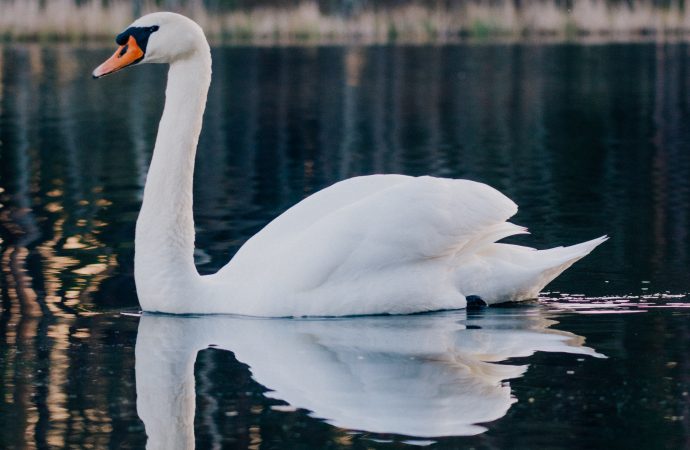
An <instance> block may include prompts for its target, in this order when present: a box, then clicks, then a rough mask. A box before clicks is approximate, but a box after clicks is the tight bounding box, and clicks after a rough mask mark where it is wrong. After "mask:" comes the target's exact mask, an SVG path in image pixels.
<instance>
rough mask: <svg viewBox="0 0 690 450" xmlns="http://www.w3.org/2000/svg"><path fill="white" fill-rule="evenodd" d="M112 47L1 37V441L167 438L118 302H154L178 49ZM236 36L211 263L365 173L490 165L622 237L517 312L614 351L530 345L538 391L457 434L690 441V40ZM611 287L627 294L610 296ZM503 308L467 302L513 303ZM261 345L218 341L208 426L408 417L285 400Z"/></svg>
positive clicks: (585, 232) (531, 386)
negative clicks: (160, 53)
mask: <svg viewBox="0 0 690 450" xmlns="http://www.w3.org/2000/svg"><path fill="white" fill-rule="evenodd" d="M111 50H112V49H111V48H108V49H98V48H92V49H85V48H79V47H75V46H69V45H58V46H40V45H33V44H32V45H5V46H0V204H1V206H0V267H1V274H0V296H1V299H2V307H3V309H2V316H1V317H0V343H1V344H0V379H1V380H2V381H1V382H0V383H1V384H0V386H1V387H0V392H2V398H3V402H2V403H1V404H0V418H2V421H3V424H5V425H6V426H3V427H2V429H0V447H10V448H11V447H17V448H19V447H22V448H23V447H47V446H54V447H60V448H62V447H70V446H72V447H77V448H83V447H86V446H88V445H91V446H94V447H106V446H110V447H113V448H128V447H129V448H140V447H141V446H143V445H144V442H145V439H146V437H145V435H144V428H143V424H142V422H141V421H140V420H139V418H138V417H137V415H136V411H135V406H134V401H135V398H136V395H135V385H134V373H135V372H134V368H135V360H134V343H135V340H136V333H137V331H136V328H137V323H138V319H134V318H128V317H122V316H119V315H118V313H119V312H120V311H121V310H122V309H123V308H136V306H137V299H136V294H135V291H134V285H133V279H132V261H133V228H134V221H135V219H136V214H137V211H138V208H139V202H140V200H141V192H142V187H143V183H144V179H145V173H146V169H147V166H148V161H149V158H150V151H151V148H152V146H153V139H154V137H155V132H156V127H157V122H158V119H159V115H160V111H161V108H162V99H163V82H164V68H162V67H151V66H149V67H145V68H144V67H142V68H136V69H132V70H131V71H128V72H124V73H122V74H119V76H118V77H112V78H106V79H104V80H100V81H98V82H96V81H92V80H90V79H89V76H90V75H89V74H90V70H91V69H92V68H93V67H94V66H95V65H96V64H97V63H98V62H100V60H102V59H103V57H104V56H105V55H108V54H109V53H110V52H111ZM213 52H214V81H213V84H212V88H211V93H210V97H209V104H208V109H207V113H206V116H205V128H204V131H203V133H202V136H201V142H200V152H199V155H198V158H197V169H196V170H197V171H196V180H195V216H196V226H197V247H198V248H199V250H198V252H197V255H196V256H197V263H198V264H199V268H200V270H201V271H202V272H204V273H208V272H211V271H214V270H216V269H217V268H219V267H220V266H222V265H223V264H224V263H225V262H226V261H227V259H228V258H229V256H230V255H232V254H233V253H234V252H235V251H236V250H237V249H238V248H239V246H240V245H241V244H242V243H243V242H244V241H245V240H246V239H247V238H248V237H250V236H251V235H253V234H254V233H255V232H256V231H258V230H259V229H260V228H261V227H262V226H263V225H265V224H266V223H267V221H269V220H270V219H271V218H273V217H275V216H276V215H278V214H280V213H281V212H282V211H284V210H285V209H286V208H287V207H289V206H290V205H292V204H293V203H295V202H296V201H298V200H300V199H301V198H303V197H304V196H306V195H308V194H310V193H312V192H314V191H317V190H319V189H321V188H323V187H325V186H327V185H329V184H331V183H333V182H335V181H338V180H340V179H343V178H346V177H349V176H353V175H359V174H367V173H373V172H399V173H407V174H427V173H428V174H432V175H440V176H453V177H468V178H472V179H475V180H479V181H484V182H487V183H489V184H492V185H493V186H495V187H497V188H498V189H500V190H502V191H503V192H505V193H506V194H507V195H509V196H510V197H511V198H513V199H514V200H516V202H517V203H518V204H519V205H520V207H521V210H520V212H519V214H518V216H517V217H516V219H515V221H516V222H517V223H520V224H522V225H526V226H528V227H529V228H530V229H531V230H532V232H533V233H534V235H533V236H529V237H527V238H519V239H517V241H519V242H521V243H526V244H528V245H533V246H537V247H546V246H552V245H556V244H569V243H575V242H579V241H583V240H586V239H589V238H592V237H595V236H599V235H602V234H604V233H606V234H609V235H611V240H610V241H608V242H607V243H606V244H605V245H603V246H602V247H600V248H599V249H597V251H596V252H595V253H594V254H592V255H590V256H588V257H587V258H586V259H584V260H583V261H581V262H579V263H578V264H577V265H576V266H574V267H573V268H572V269H570V270H569V271H568V272H566V273H565V274H564V275H563V276H562V277H560V278H559V279H558V280H557V281H556V282H555V283H553V284H552V285H551V286H550V287H549V289H550V290H551V292H552V294H550V295H546V296H545V298H543V299H542V300H541V302H542V303H544V304H546V306H543V308H546V310H541V309H537V310H533V309H532V308H539V307H536V306H534V305H532V306H528V307H527V309H521V307H517V309H511V308H508V309H506V310H505V311H508V314H510V313H511V311H512V312H514V313H515V314H517V315H518V316H521V315H523V314H525V315H527V316H529V315H530V314H543V315H545V316H547V317H550V318H554V319H555V320H558V321H559V322H560V323H559V324H558V325H557V327H558V328H559V329H561V330H565V331H564V332H566V331H567V332H571V333H574V334H577V335H580V336H584V337H586V338H587V343H588V345H589V346H591V347H593V348H595V349H596V350H597V351H598V352H600V353H603V354H606V355H607V356H609V357H610V359H608V360H606V361H602V360H598V359H597V360H595V359H593V358H592V360H591V361H590V360H589V359H587V360H585V361H577V359H574V357H573V356H572V355H559V354H556V353H543V354H542V353H537V354H535V355H533V356H531V357H529V358H527V359H525V360H519V361H518V362H517V363H518V364H520V365H522V364H529V365H530V369H529V370H528V371H527V372H526V373H525V375H524V377H522V378H517V379H514V380H512V381H511V384H510V386H511V389H512V392H513V395H514V396H515V398H517V399H518V402H517V403H515V404H513V405H512V406H511V408H510V409H509V410H508V412H507V413H506V415H505V417H503V418H502V419H500V420H497V421H495V422H491V423H489V424H484V425H482V426H484V427H486V428H488V429H489V431H488V432H486V433H483V434H481V435H478V436H475V437H465V438H456V439H454V438H452V437H446V438H439V439H437V440H436V441H437V442H436V444H435V445H436V446H437V447H439V448H457V447H458V446H475V447H477V448H486V447H497V446H498V447H505V446H506V445H508V443H510V444H511V445H514V444H515V442H518V441H516V437H520V438H521V440H520V441H519V442H523V444H519V445H518V446H520V445H523V446H524V447H525V448H534V446H539V445H540V446H546V447H553V446H554V445H555V444H556V443H559V444H562V443H563V442H584V443H589V444H590V445H591V446H593V447H608V448H615V447H621V448H625V447H626V446H627V447H630V446H640V445H646V446H647V447H658V446H659V442H662V441H663V442H667V443H670V444H669V446H671V447H676V448H678V447H683V446H688V445H690V441H688V439H689V437H688V436H690V410H689V408H690V406H689V405H690V403H689V402H688V397H687V392H688V391H689V390H690V387H689V385H690V380H689V379H688V375H687V374H688V373H690V360H689V359H688V357H687V354H686V353H687V352H686V348H687V344H688V342H690V325H688V323H689V322H688V321H687V319H688V316H687V313H688V309H687V308H686V306H687V304H688V302H687V300H688V298H687V297H682V295H684V293H687V292H688V291H690V277H688V268H689V267H690V238H689V237H688V230H690V152H688V151H687V149H688V145H689V143H690V89H689V87H690V85H689V84H688V83H690V77H688V73H690V71H689V70H688V64H690V62H688V60H687V57H686V56H687V52H688V47H687V45H686V44H674V45H655V44H635V45H622V44H617V45H597V46H580V45H545V46H540V45H477V46H472V45H458V46H445V47H354V48H335V47H314V48H280V49H272V48H262V49H257V48H218V49H214V51H213ZM565 292H568V293H575V295H573V294H564V293H565ZM656 292H659V293H662V294H660V296H656V295H654V294H652V293H656ZM579 295H587V297H586V298H582V297H580V296H579ZM651 296H653V297H660V298H650V297H651ZM668 296H671V297H668ZM676 296H681V297H676ZM666 297H668V298H666ZM534 311H537V312H536V313H535V312H534ZM602 311H606V312H609V313H613V314H598V315H597V314H593V313H595V312H602ZM625 311H644V314H620V313H622V312H625ZM575 313H586V314H575ZM473 314H475V315H473ZM476 314H479V316H476ZM482 314H485V313H471V314H469V315H468V317H467V322H466V324H469V325H471V321H472V320H474V319H473V318H474V317H479V319H480V320H483V321H486V320H488V319H489V318H491V317H494V319H496V320H498V321H499V322H500V317H503V316H501V314H502V312H501V311H498V312H496V311H493V310H492V311H491V312H489V313H488V316H487V317H485V316H483V315H482ZM425 320H427V319H425ZM492 320H493V319H492ZM525 320H527V319H525ZM527 323H529V321H528V320H527ZM484 325H485V324H484ZM484 325H482V326H484ZM434 339H436V338H434ZM432 340H433V339H432ZM435 342H436V344H438V341H435ZM254 344H260V342H255V343H254ZM226 348H227V349H230V350H233V351H235V348H236V347H233V343H228V345H227V346H226ZM640 355H645V357H640ZM235 356H236V358H237V359H233V358H232V357H230V356H229V354H228V353H227V352H223V351H220V350H205V351H202V352H200V353H199V355H198V357H197V359H196V366H195V376H196V383H197V387H196V403H197V405H196V406H197V408H196V411H197V413H196V415H195V418H194V420H195V423H194V425H195V434H196V442H197V446H198V448H208V447H210V444H211V443H212V442H214V439H216V440H217V439H218V436H221V437H222V439H221V440H222V441H223V442H224V443H225V444H227V445H231V446H237V447H239V448H246V447H250V446H253V447H254V448H258V447H261V446H262V445H263V446H267V447H277V448H282V447H284V446H285V445H284V444H286V443H295V442H299V443H302V444H303V445H304V446H305V447H308V448H324V447H326V446H331V447H334V448H341V447H346V446H347V447H357V448H365V447H372V446H377V445H378V444H377V443H376V441H386V440H390V439H393V440H394V441H396V442H399V441H400V439H401V438H399V437H390V436H388V435H380V434H375V435H369V434H368V433H364V434H361V435H357V436H354V435H350V434H348V432H347V431H346V430H341V429H339V428H336V427H332V426H330V425H328V424H326V423H325V422H322V421H319V420H317V419H314V418H311V417H310V416H309V415H308V414H307V412H306V411H303V410H300V409H298V410H297V411H292V412H291V411H288V412H285V411H280V408H278V409H277V410H276V409H271V408H270V407H271V406H276V402H274V401H272V400H270V399H268V398H266V397H265V396H264V395H263V393H264V392H265V389H266V388H271V386H270V385H269V383H266V386H265V387H263V386H262V385H261V384H259V383H262V380H260V379H258V380H254V379H252V378H251V377H250V375H249V371H248V369H247V367H246V366H244V365H243V364H242V363H240V362H239V361H243V360H242V358H240V357H239V355H235ZM250 356H251V355H250ZM238 360H239V361H238ZM250 361H251V357H248V358H246V361H243V362H244V363H246V364H249V365H250V366H251V363H250ZM508 363H509V364H512V361H508ZM575 363H577V364H576V366H577V367H575V368H574V367H573V364H575ZM432 367H435V366H433V365H432ZM573 370H574V374H572V375H570V374H568V371H573ZM554 371H556V372H557V373H558V376H557V377H554V375H553V373H554ZM496 383H498V382H496ZM612 385H613V387H612ZM529 399H533V402H530V401H529ZM281 404H282V403H281ZM283 406H284V405H283ZM294 406H295V407H297V408H299V407H304V405H300V404H297V405H294ZM331 406H332V405H331ZM315 412H316V413H317V414H316V415H317V416H319V414H318V411H315ZM234 413H236V414H234ZM233 414H234V415H233ZM321 416H323V417H325V418H326V419H328V418H329V417H327V416H328V415H327V414H321ZM595 419H596V420H598V421H602V420H604V419H605V420H606V421H608V425H607V427H608V428H606V433H602V434H600V435H598V434H596V433H594V432H593V431H590V429H597V428H599V427H600V425H596V426H595V425H594V424H593V423H592V422H591V420H595ZM470 423H473V422H472V421H471V420H468V422H467V424H470ZM341 425H342V426H346V425H347V424H346V423H345V424H341ZM362 428H364V427H362ZM564 430H565V431H564ZM640 430H644V431H645V437H640V436H638V435H637V434H639V432H640ZM379 431H380V430H379ZM457 433H458V434H461V433H460V431H458V432H457ZM568 433H570V434H568ZM568 436H575V437H576V438H577V439H576V438H575V437H573V438H569V437H568ZM569 439H572V441H569ZM380 445H385V444H380Z"/></svg>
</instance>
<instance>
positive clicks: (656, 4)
mask: <svg viewBox="0 0 690 450" xmlns="http://www.w3.org/2000/svg"><path fill="white" fill-rule="evenodd" d="M221 3H222V4H223V5H225V4H227V3H228V2H224V3H223V2H220V3H219V2H218V1H215V2H213V1H200V0H199V1H194V0H187V1H183V0H175V1H165V0H163V1H161V0H158V1H155V0H135V1H126V0H109V1H103V0H81V1H75V0H0V36H1V37H3V38H4V39H5V40H17V39H18V40H41V39H53V38H58V39H63V40H78V39H86V38H89V39H93V38H105V37H107V38H110V37H111V36H112V35H113V33H116V32H118V31H120V30H121V29H122V27H124V26H125V25H127V24H128V23H130V22H131V21H132V20H133V18H134V17H135V16H136V15H139V14H143V13H147V12H152V11H158V10H161V9H167V10H174V11H177V12H181V13H184V14H186V15H188V16H190V17H192V18H194V19H195V20H196V21H197V22H199V24H200V25H201V26H202V27H203V28H204V29H205V30H206V33H207V34H208V35H209V37H210V38H211V39H213V40H216V41H218V40H222V41H238V42H253V43H262V42H263V43H281V42H296V41H319V42H339V41H352V40H359V41H363V42H390V41H406V42H430V41H440V42H443V41H448V40H456V39H458V38H463V37H492V36H500V37H511V38H520V37H535V36H536V37H545V36H546V37H577V36H595V37H597V36H598V37H614V38H626V37H635V36H640V35H656V36H668V35H683V34H686V33H690V3H689V4H688V5H687V7H686V4H685V1H683V0H666V1H663V2H660V1H654V0H637V1H632V2H628V1H621V0H617V1H616V0H614V1H612V0H520V1H516V0H465V1H462V0H446V1H443V2H441V1H424V2H419V1H416V2H415V1H402V2H390V1H386V2H377V1H374V0H370V1H367V2H362V1H356V0H350V1H349V2H348V1H343V2H335V4H338V3H342V4H343V5H348V4H349V5H352V4H355V5H359V6H358V7H356V8H333V7H331V8H321V7H320V4H319V2H318V1H317V0H305V1H301V2H300V1H296V2H292V3H290V4H286V2H284V1H281V0H274V1H262V2H260V3H253V2H247V4H246V5H245V4H243V5H242V6H241V7H240V6H237V5H238V3H237V2H229V3H231V4H233V3H234V4H235V5H236V6H235V7H234V8H232V7H228V6H224V7H221V6H218V5H221ZM209 4H210V5H217V6H216V7H210V6H208V5H209ZM330 4H333V2H330ZM517 5H519V6H517Z"/></svg>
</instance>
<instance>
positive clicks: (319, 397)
mask: <svg viewBox="0 0 690 450" xmlns="http://www.w3.org/2000/svg"><path fill="white" fill-rule="evenodd" d="M554 323H556V322H554V321H552V320H548V319H547V318H546V317H544V316H543V312H542V311H541V310H540V309H539V308H532V309H530V310H529V311H527V310H523V311H522V314H512V315H511V314H504V313H503V312H502V311H501V310H497V312H495V313H494V311H487V312H486V313H485V314H484V315H475V316H473V317H472V318H471V320H468V318H467V316H466V314H465V313H464V312H454V313H442V314H430V315H415V316H396V317H385V316H379V317H362V318H349V319H347V318H346V319H312V320H299V319H275V320H266V319H251V318H233V317H228V316H207V317H174V316H164V315H148V314H145V315H144V316H142V317H141V319H140V324H139V334H138V337H137V347H136V372H137V409H138V412H139V415H140V417H141V418H142V420H143V421H144V424H145V425H146V431H147V434H148V437H149V442H148V445H147V448H150V449H157V448H161V449H173V448H191V447H192V446H193V445H194V441H195V436H194V415H195V404H196V394H195V379H194V365H195V361H196V359H197V354H198V352H199V351H200V350H203V349H205V348H208V347H209V346H212V347H213V348H221V349H225V350H229V351H231V352H233V353H234V355H235V357H236V358H237V359H238V360H239V361H240V362H242V363H244V364H247V365H248V368H249V370H250V371H251V373H252V377H253V379H254V380H255V381H256V382H257V383H260V384H261V385H263V386H264V387H266V388H267V389H269V390H270V391H269V392H267V393H266V394H265V395H266V396H268V397H270V398H274V399H276V400H279V401H283V402H287V403H288V404H289V405H290V406H291V407H292V408H300V409H305V410H308V411H309V412H310V415H312V416H314V417H318V418H321V419H324V420H326V421H327V422H328V423H330V424H332V425H334V426H336V427H340V428H345V429H354V430H360V431H364V432H373V433H393V434H401V435H410V436H417V437H440V436H453V435H455V436H458V435H475V434H479V433H482V432H483V431H486V428H484V427H482V426H479V425H477V423H484V422H490V421H493V420H496V419H499V418H501V417H503V415H505V413H506V412H507V410H508V408H510V405H511V404H512V403H514V402H515V398H513V397H512V396H511V392H510V386H509V384H507V383H505V382H504V381H505V380H507V379H511V378H516V377H519V376H521V375H522V374H523V373H524V372H525V370H527V366H525V365H515V364H508V363H503V364H497V363H499V362H504V361H506V360H507V359H509V358H516V357H526V356H530V355H532V354H533V353H534V352H537V351H542V352H564V353H573V354H582V355H589V356H601V355H599V354H598V353H596V352H595V351H594V350H592V349H591V348H588V347H584V346H582V343H583V341H584V340H583V338H581V337H580V336H576V335H573V334H571V333H567V332H564V331H557V330H550V329H549V328H548V327H550V326H551V325H553V324H554ZM470 324H471V326H468V325H470ZM204 381H205V382H208V381H209V380H208V379H206V380H204ZM201 389H203V390H206V391H208V390H209V387H208V386H203V385H202V387H201ZM215 408H216V406H212V408H210V411H213V409H215ZM205 412H206V413H208V410H207V411H205ZM204 422H206V421H204ZM256 432H257V433H258V435H259V436H260V435H261V430H257V431H256ZM217 443H218V444H220V442H217Z"/></svg>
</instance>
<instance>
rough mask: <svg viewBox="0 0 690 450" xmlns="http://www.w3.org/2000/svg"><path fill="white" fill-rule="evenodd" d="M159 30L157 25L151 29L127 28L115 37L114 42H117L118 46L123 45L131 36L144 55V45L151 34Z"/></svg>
mask: <svg viewBox="0 0 690 450" xmlns="http://www.w3.org/2000/svg"><path fill="white" fill-rule="evenodd" d="M159 28H160V27H159V26H158V25H153V26H151V27H129V28H127V29H126V30H125V31H123V32H122V33H120V34H118V35H117V37H116V38H115V42H117V44H118V45H125V44H127V41H128V40H129V37H130V36H132V37H133V38H134V40H136V41H137V45H139V48H140V49H141V50H142V51H143V52H144V53H146V45H147V44H148V43H149V37H151V33H154V32H156V31H158V29H159Z"/></svg>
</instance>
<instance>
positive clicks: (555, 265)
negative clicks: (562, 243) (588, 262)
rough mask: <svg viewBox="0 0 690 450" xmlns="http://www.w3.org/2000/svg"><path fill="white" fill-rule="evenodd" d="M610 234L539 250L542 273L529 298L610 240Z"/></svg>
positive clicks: (538, 257)
mask: <svg viewBox="0 0 690 450" xmlns="http://www.w3.org/2000/svg"><path fill="white" fill-rule="evenodd" d="M608 238H609V237H608V236H601V237H598V238H596V239H592V240H591V241H587V242H582V243H580V244H575V245H571V246H568V247H555V248H550V249H548V250H538V251H537V252H536V253H537V255H538V256H537V259H536V261H539V262H540V263H541V264H543V265H542V268H541V273H540V274H539V276H537V280H535V281H536V284H535V285H534V286H533V287H532V289H530V291H531V292H530V295H529V298H535V297H537V296H538V294H539V292H540V291H541V290H542V289H543V288H544V287H545V286H546V285H547V284H549V283H550V282H551V281H553V280H554V279H555V278H556V277H557V276H559V275H560V274H562V273H563V272H564V271H565V270H566V269H568V268H569V267H570V266H572V265H573V264H574V263H575V262H577V261H578V260H580V259H582V258H584V257H585V256H587V255H589V254H590V253H591V252H592V250H594V249H595V248H597V247H598V246H599V245H600V244H602V243H604V242H605V241H607V240H608Z"/></svg>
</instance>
